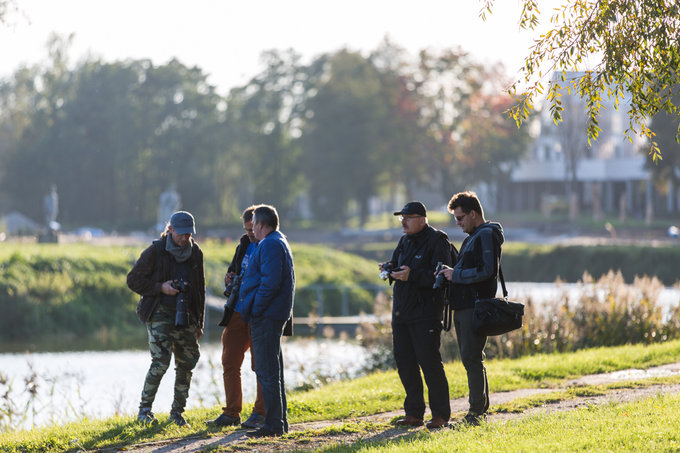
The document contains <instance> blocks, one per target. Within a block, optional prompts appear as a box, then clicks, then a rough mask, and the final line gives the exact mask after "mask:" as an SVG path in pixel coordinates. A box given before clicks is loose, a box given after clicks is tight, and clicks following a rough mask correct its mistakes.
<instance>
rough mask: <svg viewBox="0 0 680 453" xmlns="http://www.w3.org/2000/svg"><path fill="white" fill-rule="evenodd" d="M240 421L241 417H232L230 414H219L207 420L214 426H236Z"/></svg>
mask: <svg viewBox="0 0 680 453" xmlns="http://www.w3.org/2000/svg"><path fill="white" fill-rule="evenodd" d="M240 423H241V417H232V416H231V415H227V414H221V415H220V416H219V417H217V418H216V419H215V420H213V421H211V422H208V424H210V425H214V426H238V425H239V424H240Z"/></svg>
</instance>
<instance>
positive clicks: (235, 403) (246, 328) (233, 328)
mask: <svg viewBox="0 0 680 453" xmlns="http://www.w3.org/2000/svg"><path fill="white" fill-rule="evenodd" d="M248 348H250V352H251V364H250V366H251V369H252V370H253V371H255V361H254V360H252V351H253V349H252V342H251V339H250V325H248V324H246V323H245V322H243V318H241V314H240V313H238V312H234V314H233V315H232V317H231V320H230V321H229V325H227V327H225V328H224V332H222V378H223V379H224V393H225V396H226V399H227V401H226V406H225V407H223V408H222V411H223V412H224V414H226V415H228V416H230V417H234V418H236V417H239V416H240V415H241V409H242V408H243V391H242V389H241V365H243V358H244V356H245V353H246V351H247V350H248ZM253 412H255V413H257V414H260V415H262V416H264V415H265V408H264V400H263V399H262V389H261V388H260V383H259V382H258V383H257V396H256V398H255V407H253Z"/></svg>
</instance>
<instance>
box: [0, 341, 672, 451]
mask: <svg viewBox="0 0 680 453" xmlns="http://www.w3.org/2000/svg"><path fill="white" fill-rule="evenodd" d="M679 356H680V341H673V342H668V343H663V344H655V345H650V346H622V347H615V348H596V349H588V350H583V351H579V352H575V353H569V354H547V355H546V354H542V355H536V356H533V357H524V358H521V359H515V360H492V361H489V362H488V367H487V368H488V374H489V386H490V390H491V391H492V392H498V391H504V390H514V389H519V388H534V387H557V386H558V385H559V384H560V383H562V382H564V381H565V380H566V379H572V378H575V377H578V376H581V375H585V374H594V373H601V372H606V371H615V370H621V369H627V368H645V367H649V366H653V365H660V364H664V363H671V362H674V361H676V360H677V357H679ZM446 372H447V376H448V378H449V386H450V395H451V397H452V398H457V397H462V396H464V395H466V393H467V388H466V378H465V375H464V371H463V367H462V365H461V364H460V363H457V362H456V363H449V364H447V365H446ZM403 397H404V395H403V390H402V387H401V384H400V383H399V378H398V376H397V374H396V372H395V371H389V372H379V373H373V374H371V375H369V376H366V377H363V378H360V379H356V380H352V381H345V382H338V383H334V384H331V385H328V386H325V387H322V388H320V389H316V390H310V391H306V392H293V393H291V394H290V395H289V398H288V399H289V410H290V417H289V419H290V422H291V423H299V422H303V421H313V420H330V419H343V418H349V417H355V416H360V415H369V414H375V413H380V412H386V411H390V410H395V409H399V408H400V407H401V405H402V401H403ZM674 401H675V400H672V401H671V402H672V404H676V403H675V402H674ZM492 404H493V401H492ZM495 409H496V408H495V407H494V406H492V408H491V410H492V411H493V410H495ZM249 410H250V407H246V408H245V410H244V412H245V413H247V412H248V411H249ZM219 412H220V408H219V407H213V408H210V409H197V410H190V411H187V413H186V414H185V415H186V418H187V420H188V421H189V423H190V424H191V425H192V428H191V429H179V428H177V427H175V426H174V425H171V424H168V423H167V422H165V418H164V417H162V416H160V417H159V419H161V420H163V421H162V422H161V423H160V424H159V425H156V426H150V427H145V426H141V425H139V424H137V423H135V422H134V419H133V418H132V417H130V416H125V417H113V418H110V419H106V420H83V421H81V422H77V423H71V424H68V425H64V426H54V427H49V428H41V429H35V430H32V431H20V432H12V433H4V434H0V451H11V452H28V451H30V452H47V451H69V450H78V449H88V450H89V449H97V448H104V447H110V446H118V447H121V446H125V445H131V444H136V443H141V442H146V441H151V440H160V439H169V438H175V437H184V436H209V435H217V434H220V433H228V432H231V431H233V428H227V429H224V430H220V429H217V428H213V427H206V425H205V424H204V422H205V421H206V420H210V419H212V418H214V417H215V416H216V415H217V414H218V413H219ZM159 415H160V414H159ZM163 415H166V414H163ZM660 418H662V417H660ZM513 423H515V422H513ZM516 423H519V425H518V427H517V429H518V430H521V427H522V426H523V425H524V426H526V427H527V429H528V432H529V431H530V430H533V429H536V430H539V429H547V428H545V427H543V428H538V427H536V428H534V427H532V426H533V425H532V423H533V422H532V421H531V420H529V421H520V422H516ZM545 423H548V424H549V423H551V421H550V420H548V421H547V422H545ZM487 429H488V430H491V431H486V430H487ZM493 429H494V428H493V426H489V427H485V428H483V429H482V430H479V431H478V433H480V435H481V434H482V433H487V437H479V438H477V439H478V440H479V439H484V442H486V440H487V439H488V438H489V437H491V438H492V439H493V434H492V433H493ZM536 432H537V433H538V432H540V431H536ZM489 433H491V434H489ZM450 435H453V436H458V435H461V434H458V433H455V432H454V433H450ZM469 435H471V436H476V435H478V434H475V432H472V433H471V434H469ZM448 436H449V434H448V433H447V434H445V435H444V436H443V438H444V439H448ZM534 436H535V437H536V438H537V439H538V438H539V436H538V434H535V435H534ZM428 439H429V436H428ZM437 439H439V437H437ZM411 441H414V442H416V441H419V440H418V439H414V440H413V439H412V440H410V441H409V442H411ZM423 441H424V442H430V440H425V439H423ZM444 442H445V445H446V446H448V447H450V444H449V442H451V440H445V441H444ZM414 445H418V446H420V444H418V443H415V444H414ZM517 445H520V444H517ZM529 445H530V444H529ZM603 445H606V444H603ZM438 447H439V449H434V450H430V451H445V450H448V449H449V448H446V449H442V448H441V447H442V445H438ZM487 447H488V444H487ZM381 448H382V447H381ZM386 448H393V446H390V445H388V446H386ZM399 448H405V445H400V446H399ZM414 448H415V447H414ZM428 448H429V447H428ZM347 451H356V450H353V449H349V450H347ZM380 451H382V450H380ZM388 451H389V450H388ZM399 451H401V450H399ZM414 451H415V450H414ZM417 451H425V450H422V449H420V450H417ZM526 451H528V450H526Z"/></svg>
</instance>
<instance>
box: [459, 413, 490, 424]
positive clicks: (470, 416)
mask: <svg viewBox="0 0 680 453" xmlns="http://www.w3.org/2000/svg"><path fill="white" fill-rule="evenodd" d="M485 420H486V414H476V413H474V412H468V413H467V414H466V415H465V417H463V419H462V420H460V421H459V422H458V423H456V425H465V426H479V425H480V424H481V423H482V422H483V421H485Z"/></svg>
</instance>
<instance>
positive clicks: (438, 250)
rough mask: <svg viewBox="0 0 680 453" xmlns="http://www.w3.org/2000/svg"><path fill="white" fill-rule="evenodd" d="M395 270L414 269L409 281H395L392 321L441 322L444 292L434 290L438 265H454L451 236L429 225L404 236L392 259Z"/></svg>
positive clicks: (402, 322)
mask: <svg viewBox="0 0 680 453" xmlns="http://www.w3.org/2000/svg"><path fill="white" fill-rule="evenodd" d="M390 261H391V262H392V263H393V264H396V267H398V266H402V265H406V266H408V267H409V268H410V269H411V272H410V273H409V277H408V281H406V282H403V281H401V280H394V293H393V294H394V297H393V299H394V300H393V305H392V322H393V323H398V324H411V323H415V322H420V321H425V320H441V319H442V310H443V308H444V298H443V292H442V291H441V290H434V289H432V285H433V284H434V280H435V277H434V271H435V268H436V267H437V263H438V262H440V261H441V262H442V263H443V264H446V265H449V266H450V265H451V253H450V251H449V244H448V237H447V236H446V233H444V232H443V231H439V230H437V229H435V228H433V227H431V226H430V225H427V226H426V227H425V229H423V231H421V232H419V233H416V234H411V235H407V234H405V235H403V236H402V237H401V239H400V240H399V244H398V245H397V248H396V249H395V250H394V252H393V253H392V259H391V260H390Z"/></svg>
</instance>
